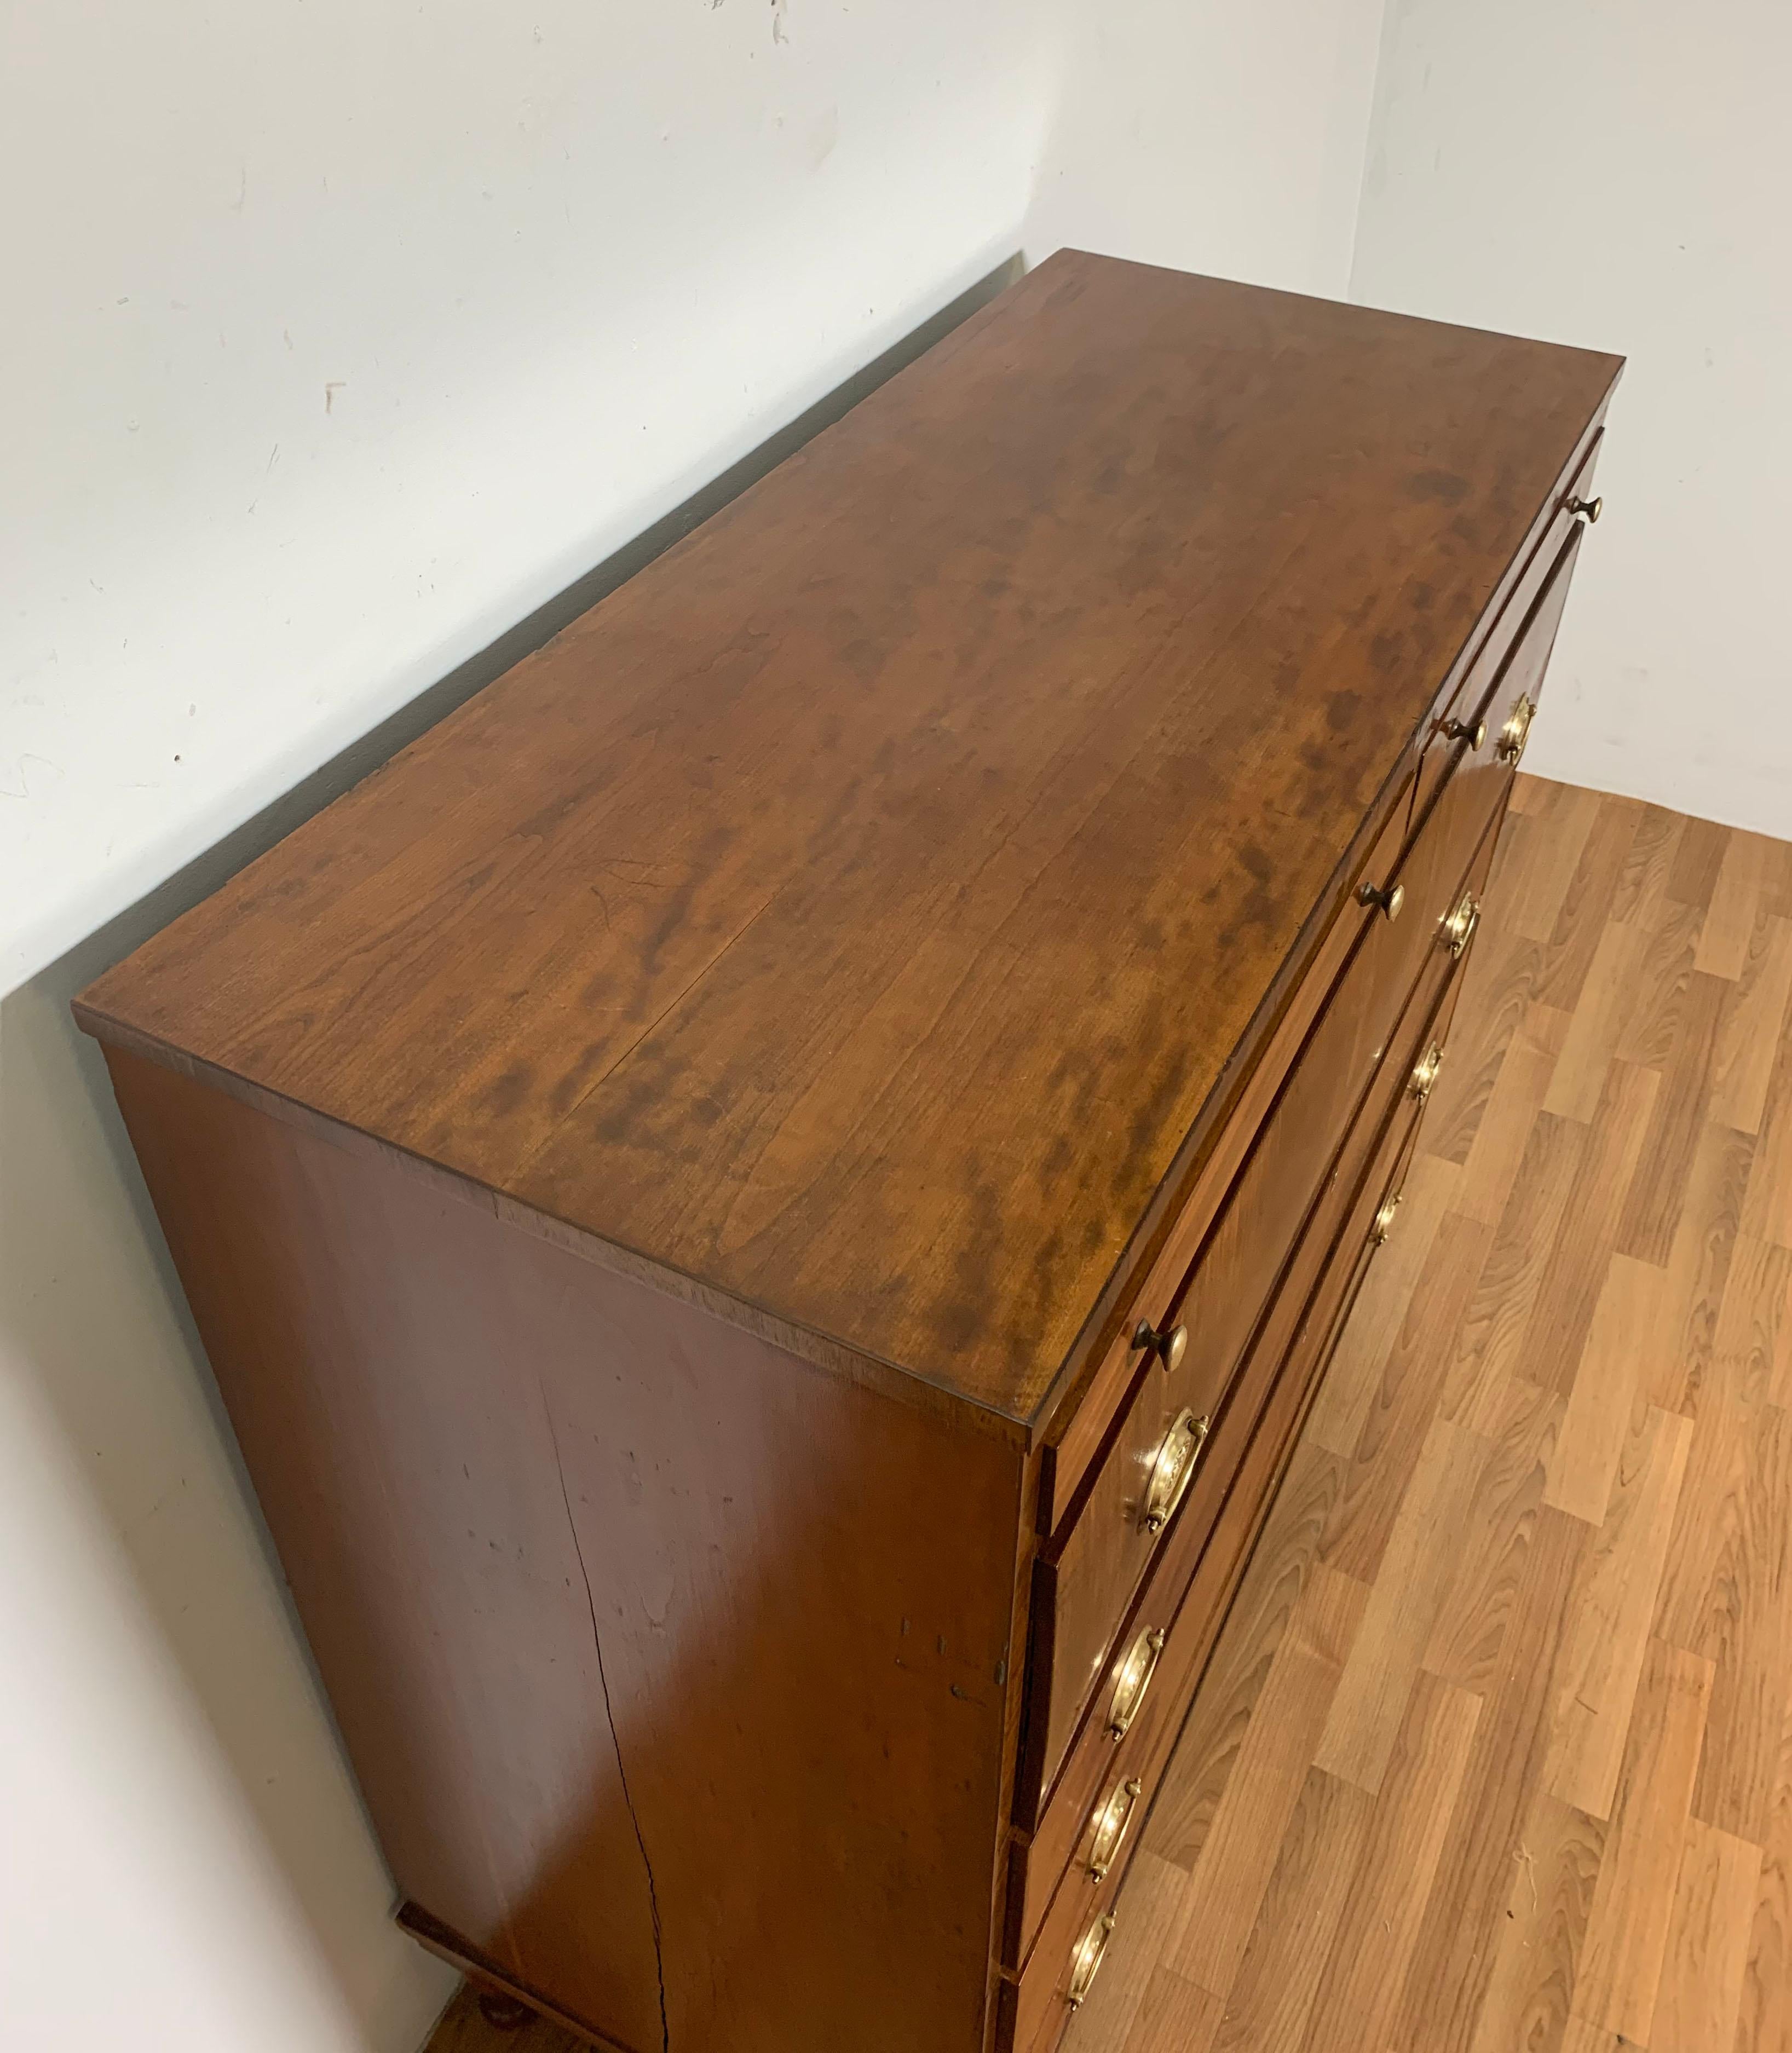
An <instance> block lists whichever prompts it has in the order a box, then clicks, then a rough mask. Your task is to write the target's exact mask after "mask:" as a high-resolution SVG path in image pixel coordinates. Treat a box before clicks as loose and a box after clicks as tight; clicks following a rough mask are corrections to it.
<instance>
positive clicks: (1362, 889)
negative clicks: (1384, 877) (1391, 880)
mask: <svg viewBox="0 0 1792 2053" xmlns="http://www.w3.org/2000/svg"><path fill="white" fill-rule="evenodd" d="M1357 903H1358V905H1379V906H1380V907H1381V912H1382V914H1383V917H1385V918H1387V919H1389V920H1397V919H1398V918H1399V917H1400V909H1401V906H1402V905H1405V903H1406V886H1405V885H1404V884H1382V885H1374V884H1371V883H1370V882H1369V881H1368V880H1367V878H1365V879H1364V881H1362V883H1361V884H1359V885H1358V886H1357Z"/></svg>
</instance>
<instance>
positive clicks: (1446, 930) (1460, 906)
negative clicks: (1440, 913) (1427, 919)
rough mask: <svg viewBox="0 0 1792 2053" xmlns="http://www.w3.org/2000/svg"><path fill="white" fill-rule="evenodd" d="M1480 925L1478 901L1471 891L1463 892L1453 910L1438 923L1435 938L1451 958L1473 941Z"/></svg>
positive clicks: (1458, 954)
mask: <svg viewBox="0 0 1792 2053" xmlns="http://www.w3.org/2000/svg"><path fill="white" fill-rule="evenodd" d="M1480 924H1481V905H1480V900H1479V899H1478V898H1477V897H1476V896H1475V894H1474V893H1473V892H1472V891H1465V892H1464V893H1463V894H1462V896H1461V897H1460V898H1459V899H1458V900H1457V901H1456V909H1455V910H1454V911H1453V912H1451V913H1446V914H1445V916H1444V918H1442V919H1441V920H1440V921H1438V923H1437V938H1438V940H1439V941H1440V942H1441V943H1442V944H1443V945H1444V947H1445V948H1448V950H1449V952H1450V954H1451V956H1452V958H1453V957H1455V956H1460V954H1461V953H1462V952H1463V950H1464V948H1467V947H1468V944H1469V943H1470V942H1471V941H1472V940H1474V938H1475V929H1476V928H1477V927H1478V926H1479V925H1480Z"/></svg>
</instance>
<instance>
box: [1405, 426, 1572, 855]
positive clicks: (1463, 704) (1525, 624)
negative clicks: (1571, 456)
mask: <svg viewBox="0 0 1792 2053" xmlns="http://www.w3.org/2000/svg"><path fill="white" fill-rule="evenodd" d="M1603 434H1604V430H1602V429H1601V430H1600V432H1599V434H1596V435H1595V436H1594V438H1593V441H1592V443H1591V444H1590V446H1589V448H1588V449H1587V451H1586V455H1585V456H1584V457H1582V460H1581V462H1580V464H1579V465H1578V468H1577V469H1576V470H1575V472H1574V476H1573V477H1572V478H1571V479H1570V481H1569V483H1568V485H1566V487H1565V488H1564V489H1563V490H1562V493H1561V495H1560V497H1559V499H1558V502H1557V506H1556V511H1555V514H1554V518H1553V519H1552V520H1550V524H1549V526H1548V527H1547V528H1546V530H1545V531H1544V533H1543V535H1542V539H1541V540H1539V543H1538V545H1537V547H1536V548H1535V550H1534V551H1533V552H1531V558H1530V560H1529V561H1528V562H1527V563H1526V565H1525V567H1524V569H1523V572H1522V573H1521V574H1520V575H1519V579H1518V581H1517V583H1515V585H1514V587H1513V588H1512V590H1511V592H1510V593H1509V594H1508V595H1507V599H1506V600H1505V602H1504V603H1503V605H1502V606H1501V607H1500V609H1499V614H1498V616H1497V617H1496V618H1495V620H1494V622H1493V623H1492V625H1491V627H1490V628H1489V629H1488V630H1487V635H1486V638H1485V639H1484V641H1483V642H1482V644H1481V646H1480V648H1479V649H1478V650H1476V653H1475V655H1474V658H1473V659H1472V661H1471V662H1470V664H1469V665H1468V670H1467V672H1466V673H1465V674H1464V677H1463V678H1462V679H1461V681H1460V683H1459V684H1458V685H1456V688H1455V689H1453V690H1452V692H1450V693H1449V694H1448V698H1447V701H1445V702H1444V703H1441V704H1440V705H1439V706H1438V708H1437V709H1436V712H1435V713H1434V715H1433V716H1432V720H1431V723H1430V732H1429V734H1428V736H1427V737H1426V740H1425V745H1424V750H1423V752H1422V754H1421V756H1420V759H1419V773H1418V776H1417V779H1415V780H1414V783H1413V818H1414V819H1415V820H1418V819H1421V818H1423V817H1424V816H1425V811H1426V809H1427V807H1428V806H1429V805H1430V803H1431V800H1432V795H1433V794H1434V793H1435V792H1436V789H1437V787H1438V786H1439V785H1440V783H1442V782H1443V780H1444V778H1445V777H1447V776H1448V775H1449V774H1450V770H1451V767H1452V762H1453V760H1455V759H1456V757H1457V756H1459V755H1460V754H1462V753H1464V752H1467V753H1470V754H1478V753H1480V750H1481V748H1493V749H1495V750H1496V751H1502V752H1503V753H1502V760H1506V761H1508V762H1510V763H1513V764H1515V763H1517V761H1518V758H1519V756H1521V755H1523V752H1524V729H1525V728H1528V725H1529V716H1528V715H1527V716H1523V720H1522V723H1521V725H1520V727H1519V729H1518V730H1517V731H1516V732H1514V733H1510V734H1509V733H1508V732H1507V722H1508V721H1510V720H1511V719H1512V717H1513V715H1514V712H1515V709H1516V708H1517V706H1518V704H1519V701H1520V700H1521V699H1527V700H1528V701H1529V702H1530V704H1531V706H1532V707H1533V708H1535V705H1536V703H1537V696H1538V693H1539V691H1540V690H1541V689H1542V681H1543V673H1544V670H1545V669H1546V667H1547V666H1548V663H1549V659H1550V650H1552V649H1553V648H1554V646H1555V635H1556V630H1557V628H1558V626H1560V625H1561V622H1562V607H1563V606H1564V604H1565V603H1566V600H1567V596H1568V583H1569V579H1570V578H1571V577H1572V575H1573V574H1574V559H1575V552H1576V550H1577V549H1578V544H1579V543H1580V540H1581V538H1582V535H1583V534H1584V533H1585V532H1586V516H1584V515H1580V514H1577V513H1575V512H1572V511H1571V510H1570V509H1571V508H1574V507H1575V506H1577V505H1579V504H1582V502H1584V501H1586V500H1590V499H1591V497H1592V490H1593V479H1594V471H1595V469H1596V468H1597V465H1598V461H1599V444H1600V442H1601V438H1602V437H1603ZM1595 503H1597V502H1595ZM1594 518H1597V514H1595V515H1594ZM1476 736H1481V737H1482V740H1481V743H1480V746H1479V747H1477V746H1476Z"/></svg>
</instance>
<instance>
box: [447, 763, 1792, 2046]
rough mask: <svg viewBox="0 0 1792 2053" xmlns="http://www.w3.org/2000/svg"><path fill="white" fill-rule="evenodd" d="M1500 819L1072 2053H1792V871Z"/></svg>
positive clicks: (502, 2039)
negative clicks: (1492, 868) (1379, 1245)
mask: <svg viewBox="0 0 1792 2053" xmlns="http://www.w3.org/2000/svg"><path fill="white" fill-rule="evenodd" d="M1487 898H1488V910H1487V919H1486V922H1485V926H1484V932H1483V933H1482V935H1481V936H1480V940H1478V942H1477V943H1476V948H1475V952H1474V955H1473V956H1472V960H1471V964H1470V969H1469V972H1468V974H1469V982H1468V987H1467V989H1466V990H1465V992H1464V998H1463V1000H1462V1003H1461V1006H1460V1010H1459V1013H1458V1016H1457V1020H1456V1026H1455V1028H1454V1030H1453V1032H1452V1037H1451V1046H1450V1049H1449V1054H1448V1063H1447V1066H1446V1068H1445V1070H1444V1079H1443V1081H1441V1082H1440V1085H1439V1086H1438V1091H1437V1097H1436V1101H1435V1103H1434V1105H1433V1106H1432V1112H1431V1115H1430V1117H1429V1119H1428V1122H1427V1125H1426V1129H1425V1152H1422V1153H1421V1156H1419V1158H1418V1159H1417V1162H1416V1163H1415V1165H1414V1168H1413V1173H1412V1175H1411V1176H1410V1177H1409V1180H1408V1183H1407V1186H1406V1203H1405V1204H1404V1205H1403V1207H1401V1214H1400V1218H1399V1223H1398V1229H1397V1232H1396V1234H1395V1235H1394V1237H1393V1238H1392V1239H1391V1240H1390V1241H1389V1244H1388V1246H1387V1247H1386V1248H1385V1250H1384V1251H1383V1253H1382V1254H1381V1256H1380V1257H1379V1258H1378V1259H1377V1262H1376V1265H1375V1266H1374V1267H1373V1270H1371V1272H1370V1281H1369V1283H1368V1285H1367V1286H1366V1290H1365V1291H1364V1293H1363V1296H1362V1299H1361V1300H1360V1301H1359V1303H1358V1307H1357V1309H1356V1312H1355V1313H1354V1316H1353V1317H1352V1319H1351V1321H1350V1326H1349V1328H1348V1329H1347V1331H1346V1335H1345V1337H1344V1340H1343V1342H1342V1346H1341V1348H1340V1349H1339V1352H1338V1356H1337V1357H1336V1359H1335V1360H1334V1363H1333V1364H1332V1367H1331V1369H1330V1372H1329V1374H1328V1376H1327V1377H1326V1382H1325V1384H1324V1386H1323V1388H1322V1391H1321V1392H1320V1395H1319V1398H1318V1403H1317V1404H1316V1406H1315V1411H1314V1413H1313V1415H1312V1418H1311V1420H1310V1422H1309V1423H1308V1426H1307V1431H1306V1434H1305V1435H1304V1438H1303V1441H1302V1443H1301V1447H1300V1449H1299V1453H1298V1454H1297V1456H1296V1458H1295V1463H1294V1466H1293V1467H1292V1469H1291V1471H1290V1474H1289V1477H1288V1479H1287V1483H1286V1484H1285V1486H1284V1487H1283V1490H1282V1493H1281V1494H1280V1496H1279V1499H1278V1501H1277V1503H1276V1506H1275V1510H1274V1511H1273V1513H1271V1521H1270V1524H1269V1527H1268V1529H1267V1533H1266V1534H1265V1536H1264V1539H1263V1544H1262V1545H1261V1547H1260V1549H1259V1551H1258V1553H1257V1556H1256V1560H1255V1561H1254V1563H1253V1564H1252V1568H1251V1571H1250V1573H1249V1575H1248V1579H1247V1580H1246V1583H1245V1585H1244V1589H1243V1591H1242V1592H1241V1593H1240V1599H1239V1601H1238V1604H1237V1605H1236V1607H1235V1609H1234V1611H1233V1614H1232V1618H1231V1619H1230V1621H1229V1623H1228V1626H1227V1628H1226V1631H1225V1633H1224V1636H1223V1638H1222V1639H1221V1642H1220V1647H1219V1649H1218V1651H1217V1652H1216V1655H1215V1658H1214V1662H1213V1664H1212V1668H1211V1670H1209V1673H1208V1678H1207V1680H1206V1682H1205V1683H1204V1686H1203V1688H1202V1690H1201V1695H1200V1697H1199V1698H1198V1700H1197V1704H1196V1706H1195V1709H1194V1711H1193V1713H1192V1714H1191V1717H1190V1719H1189V1725H1188V1727H1187V1729H1185V1732H1184V1733H1183V1736H1182V1738H1181V1742H1180V1745H1179V1746H1178V1749H1177V1755H1176V1758H1175V1760H1174V1761H1173V1764H1172V1765H1171V1768H1170V1770H1169V1779H1168V1782H1167V1784H1166V1786H1165V1790H1164V1792H1163V1794H1162V1796H1161V1799H1160V1800H1159V1802H1158V1804H1157V1808H1156V1810H1155V1812H1154V1813H1153V1816H1152V1817H1151V1819H1150V1821H1149V1824H1148V1826H1147V1827H1146V1836H1145V1839H1144V1842H1143V1843H1142V1847H1141V1849H1140V1852H1139V1855H1138V1860H1137V1862H1136V1863H1135V1866H1134V1873H1133V1875H1132V1878H1131V1880H1130V1882H1129V1885H1128V1888H1127V1890H1126V1895H1125V1896H1124V1898H1122V1904H1121V1917H1120V1921H1119V1924H1118V1927H1117V1929H1116V1930H1115V1933H1114V1940H1113V1942H1112V1945H1111V1946H1110V1953H1109V1957H1108V1959H1107V1960H1106V1962H1105V1963H1104V1965H1103V1967H1102V1972H1101V1974H1100V1976H1099V1978H1098V1980H1097V1983H1096V1985H1095V1988H1094V1992H1093V1993H1092V1994H1091V1997H1090V1999H1089V2001H1088V2004H1087V2006H1086V2008H1084V2010H1083V2012H1082V2013H1081V2015H1080V2016H1079V2017H1078V2019H1077V2020H1075V2024H1074V2026H1073V2027H1072V2030H1071V2035H1070V2037H1069V2039H1068V2041H1067V2053H1620V2049H1621V2048H1625V2047H1647V2048H1649V2049H1650V2053H1792V1722H1789V1716H1788V1713H1789V1710H1792V846H1787V845H1785V844H1782V843H1779V842H1771V841H1767V840H1764V839H1763V838H1760V837H1759V836H1755V835H1751V834H1740V833H1736V832H1733V831H1731V830H1726V829H1723V828H1720V827H1716V826H1711V825H1710V824H1709V823H1708V822H1704V821H1700V820H1692V819H1687V818H1682V817H1681V816H1680V815H1676V814H1672V813H1668V812H1664V811H1660V809H1659V808H1657V807H1649V806H1645V805H1641V804H1639V803H1635V802H1634V801H1631V800H1628V799H1613V798H1602V797H1600V796H1598V795H1595V794H1594V793H1590V792H1586V791H1578V790H1575V789H1574V788H1572V787H1567V786H1562V785H1556V784H1550V783H1542V782H1540V781H1539V780H1536V779H1528V778H1527V779H1521V780H1520V782H1519V790H1518V794H1517V797H1516V799H1515V812H1514V815H1513V816H1512V817H1511V818H1510V820H1509V821H1508V822H1507V827H1506V830H1505V833H1504V836H1503V840H1502V843H1501V846H1500V850H1499V861H1498V868H1497V870H1496V873H1495V877H1494V880H1493V881H1492V883H1491V886H1490V889H1489V891H1488V893H1487ZM431 2053H577V2049H576V2042H574V2041H573V2040H572V2039H568V2038H567V2037H565V2036H564V2035H563V2034H560V2033H559V2032H556V2031H554V2030H552V2028H551V2027H548V2026H546V2025H544V2024H536V2025H533V2026H531V2027H529V2030H528V2031H526V2032H525V2033H520V2034H519V2033H500V2032H497V2031H493V2030H492V2029H491V2028H490V2027H488V2026H486V2025H485V2024H483V2023H482V2022H481V2020H480V2019H479V2017H478V2016H477V2011H476V2009H475V2008H474V2006H473V2005H472V2004H471V2002H470V1999H468V1998H466V1997H465V1996H463V1997H462V1999H461V2000H459V2001H458V2003H457V2004H456V2005H455V2006H454V2009H452V2010H451V2011H450V2014H449V2016H448V2017H447V2018H446V2019H445V2020H444V2021H443V2024H442V2027H441V2028H440V2030H439V2031H438V2034H437V2035H436V2038H435V2039H434V2040H433V2041H432V2048H431Z"/></svg>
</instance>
